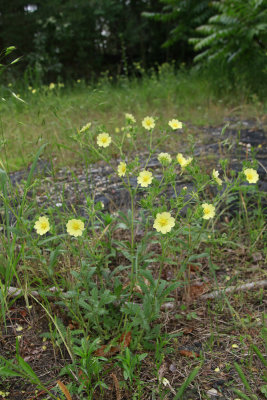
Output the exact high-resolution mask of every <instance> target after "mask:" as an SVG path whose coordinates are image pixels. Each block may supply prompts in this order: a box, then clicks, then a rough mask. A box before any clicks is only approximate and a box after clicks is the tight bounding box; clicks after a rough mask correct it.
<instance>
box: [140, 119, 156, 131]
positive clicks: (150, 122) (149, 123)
mask: <svg viewBox="0 0 267 400" xmlns="http://www.w3.org/2000/svg"><path fill="white" fill-rule="evenodd" d="M142 125H143V127H144V128H145V129H147V130H148V131H150V130H151V129H153V128H155V120H154V118H152V117H145V118H144V119H143V121H142Z"/></svg>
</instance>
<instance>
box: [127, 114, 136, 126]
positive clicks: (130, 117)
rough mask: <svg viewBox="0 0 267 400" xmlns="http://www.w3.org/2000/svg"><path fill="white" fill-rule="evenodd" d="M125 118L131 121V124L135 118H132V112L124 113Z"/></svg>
mask: <svg viewBox="0 0 267 400" xmlns="http://www.w3.org/2000/svg"><path fill="white" fill-rule="evenodd" d="M125 118H126V120H127V121H128V122H131V123H133V124H134V123H135V122H136V119H135V118H134V116H133V114H129V113H126V114H125Z"/></svg>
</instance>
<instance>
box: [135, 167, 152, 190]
mask: <svg viewBox="0 0 267 400" xmlns="http://www.w3.org/2000/svg"><path fill="white" fill-rule="evenodd" d="M152 179H153V177H152V172H150V171H145V170H144V171H141V172H140V174H139V175H138V178H137V183H139V185H140V186H141V187H148V185H150V184H151V182H152Z"/></svg>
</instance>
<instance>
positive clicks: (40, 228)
mask: <svg viewBox="0 0 267 400" xmlns="http://www.w3.org/2000/svg"><path fill="white" fill-rule="evenodd" d="M34 229H35V230H36V232H37V233H38V235H44V234H45V233H46V232H48V231H49V229H50V224H49V220H48V218H47V217H40V218H39V219H38V221H36V222H35V224H34Z"/></svg>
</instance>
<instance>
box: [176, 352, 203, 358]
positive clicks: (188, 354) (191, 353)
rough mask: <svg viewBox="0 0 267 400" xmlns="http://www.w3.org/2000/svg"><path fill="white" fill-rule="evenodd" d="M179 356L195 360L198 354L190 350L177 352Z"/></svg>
mask: <svg viewBox="0 0 267 400" xmlns="http://www.w3.org/2000/svg"><path fill="white" fill-rule="evenodd" d="M179 353H180V355H181V356H184V357H188V358H196V357H199V354H198V353H195V352H194V351H190V350H179Z"/></svg>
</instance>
